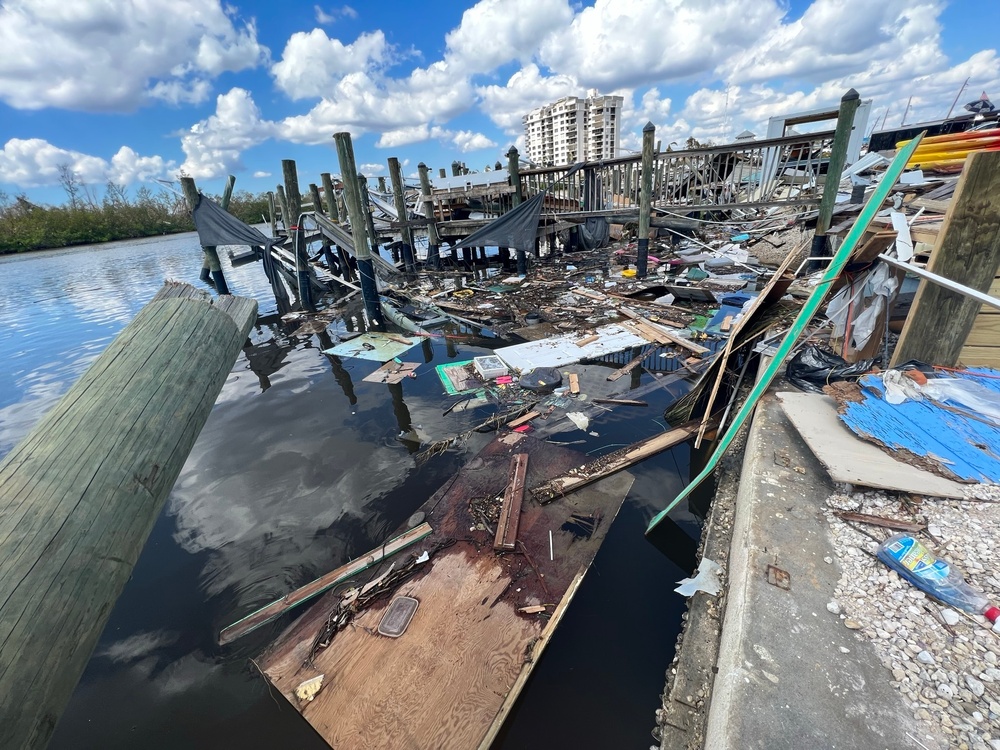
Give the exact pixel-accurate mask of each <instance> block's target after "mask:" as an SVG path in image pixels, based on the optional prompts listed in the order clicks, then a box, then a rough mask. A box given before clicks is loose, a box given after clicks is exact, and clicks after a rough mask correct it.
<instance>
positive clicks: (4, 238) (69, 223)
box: [0, 169, 268, 253]
mask: <svg viewBox="0 0 1000 750" xmlns="http://www.w3.org/2000/svg"><path fill="white" fill-rule="evenodd" d="M60 183H61V184H62V187H63V189H64V190H65V192H66V197H67V200H66V203H65V204H63V205H61V206H40V205H38V204H35V203H32V202H31V201H29V200H28V198H27V197H26V196H25V195H24V194H21V195H16V196H14V197H11V196H10V195H8V194H7V193H4V192H3V191H0V253H20V252H25V251H27V250H41V249H44V248H55V247H66V246H69V245H84V244H91V243H95V242H110V241H112V240H126V239H133V238H137V237H150V236H153V235H159V234H170V233H174V232H188V231H191V230H193V229H194V224H193V223H192V221H191V215H190V213H189V212H188V210H187V205H186V204H185V202H184V198H183V196H181V195H178V194H175V193H173V192H170V191H168V190H166V189H161V190H159V191H158V192H156V193H154V192H153V191H151V190H150V189H149V188H147V187H141V188H139V190H138V191H137V192H136V194H135V196H134V197H131V198H130V197H129V195H128V193H127V191H126V189H125V186H124V185H119V184H116V183H114V182H109V183H108V184H107V185H106V186H105V189H104V195H103V196H102V197H100V198H98V197H97V196H96V194H95V191H94V190H93V189H92V188H91V187H90V186H88V185H84V184H82V183H80V182H79V181H78V180H77V179H76V178H75V177H74V176H73V174H72V173H71V172H70V171H69V170H68V169H62V170H61V178H60ZM210 197H212V198H213V199H214V200H216V201H218V200H219V198H218V197H215V196H210ZM267 211H268V209H267V196H266V194H264V193H261V194H258V195H254V194H252V193H249V192H247V191H245V190H244V191H240V192H236V193H234V194H233V196H232V199H231V200H230V203H229V212H230V213H231V214H233V215H234V216H236V217H237V218H239V219H242V220H243V221H245V222H246V223H248V224H258V223H260V222H261V221H262V220H263V218H262V217H264V216H267Z"/></svg>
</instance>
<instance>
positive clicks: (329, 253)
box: [309, 182, 340, 273]
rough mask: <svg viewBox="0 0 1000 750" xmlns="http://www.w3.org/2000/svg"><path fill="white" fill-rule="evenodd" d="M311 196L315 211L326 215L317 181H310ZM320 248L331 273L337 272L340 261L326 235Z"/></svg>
mask: <svg viewBox="0 0 1000 750" xmlns="http://www.w3.org/2000/svg"><path fill="white" fill-rule="evenodd" d="M309 197H310V198H311V199H312V202H313V211H314V212H315V213H316V214H319V215H325V214H326V211H324V210H323V201H322V200H321V199H320V197H319V187H318V186H317V185H316V183H313V182H311V183H309ZM320 250H321V252H322V253H323V260H324V261H326V267H327V268H329V269H330V272H331V273H337V272H338V270H339V269H340V262H339V261H338V260H337V259H336V258H334V257H333V247H332V246H331V245H330V240H328V239H327V238H326V237H323V239H322V240H321V241H320Z"/></svg>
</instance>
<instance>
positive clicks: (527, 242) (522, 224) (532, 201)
mask: <svg viewBox="0 0 1000 750" xmlns="http://www.w3.org/2000/svg"><path fill="white" fill-rule="evenodd" d="M544 198H545V191H544V190H543V191H542V192H541V193H538V194H537V195H533V196H532V197H531V198H529V199H528V200H526V201H525V202H524V203H522V204H521V205H520V206H516V207H515V208H514V209H512V210H510V211H508V212H507V213H505V214H504V215H503V216H501V217H500V218H499V219H497V220H496V221H493V222H490V223H489V224H487V225H486V226H485V227H483V228H482V229H479V230H477V231H475V232H473V233H472V234H470V235H469V236H468V237H466V238H465V239H464V240H462V241H461V242H459V243H457V244H455V245H452V247H453V248H456V249H457V248H460V247H487V246H495V247H512V248H514V249H515V250H524V251H525V252H529V251H531V250H534V249H535V237H537V236H538V217H539V216H540V215H541V213H542V200H544Z"/></svg>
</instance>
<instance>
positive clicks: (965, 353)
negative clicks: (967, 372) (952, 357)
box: [959, 345, 1000, 369]
mask: <svg viewBox="0 0 1000 750" xmlns="http://www.w3.org/2000/svg"><path fill="white" fill-rule="evenodd" d="M959 362H960V363H961V364H962V365H964V366H966V367H993V368H996V369H1000V348H998V347H996V346H968V345H966V346H965V347H964V348H963V349H962V353H961V355H960V356H959Z"/></svg>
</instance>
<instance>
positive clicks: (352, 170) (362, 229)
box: [333, 133, 385, 328]
mask: <svg viewBox="0 0 1000 750" xmlns="http://www.w3.org/2000/svg"><path fill="white" fill-rule="evenodd" d="M333 139H334V142H335V143H336V145H337V158H338V159H339V160H340V174H341V176H342V178H343V181H344V199H345V201H346V202H347V215H348V218H349V219H350V221H351V235H352V237H353V238H354V257H355V259H356V260H357V261H358V275H359V276H360V277H361V297H362V299H363V300H364V303H365V311H366V312H367V313H368V320H369V323H370V325H372V326H374V327H376V328H384V327H385V325H384V323H383V322H382V310H381V308H380V307H379V301H378V287H377V286H376V283H375V268H374V266H373V265H372V257H371V253H372V250H371V244H370V241H369V239H368V225H367V222H366V221H365V218H364V213H363V209H362V203H361V190H360V185H359V184H358V180H357V177H356V176H355V175H357V174H358V168H357V166H356V164H355V162H354V145H353V144H352V143H351V134H350V133H334V134H333Z"/></svg>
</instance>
